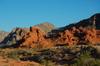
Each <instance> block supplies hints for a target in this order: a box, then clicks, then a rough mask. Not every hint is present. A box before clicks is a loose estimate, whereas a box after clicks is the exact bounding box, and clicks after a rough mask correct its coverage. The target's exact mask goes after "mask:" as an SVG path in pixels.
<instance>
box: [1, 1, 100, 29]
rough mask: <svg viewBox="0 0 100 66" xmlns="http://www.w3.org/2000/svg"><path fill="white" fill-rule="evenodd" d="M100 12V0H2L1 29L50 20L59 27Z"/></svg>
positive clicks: (27, 25) (28, 25)
mask: <svg viewBox="0 0 100 66" xmlns="http://www.w3.org/2000/svg"><path fill="white" fill-rule="evenodd" d="M95 13H100V0H0V29H1V30H5V31H11V30H12V29H13V28H15V27H30V26H33V25H36V24H40V23H43V22H50V23H52V24H54V25H55V26H57V27H60V26H65V25H68V24H70V23H74V22H78V21H80V20H82V19H85V18H88V17H90V16H92V15H93V14H95Z"/></svg>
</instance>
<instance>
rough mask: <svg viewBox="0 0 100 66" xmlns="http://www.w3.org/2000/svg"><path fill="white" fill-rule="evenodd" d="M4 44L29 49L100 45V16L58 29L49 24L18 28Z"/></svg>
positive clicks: (96, 15)
mask: <svg viewBox="0 0 100 66" xmlns="http://www.w3.org/2000/svg"><path fill="white" fill-rule="evenodd" d="M10 42H11V43H10ZM2 43H4V44H14V45H15V46H16V44H17V45H18V46H20V47H27V48H47V47H48V48H49V47H53V46H63V45H68V46H74V45H83V44H84V45H87V44H91V45H95V44H100V14H95V15H93V16H92V17H90V18H88V19H84V20H82V21H80V22H78V23H75V24H70V25H68V26H65V27H61V28H58V29H54V26H53V25H51V24H49V23H44V24H39V25H37V26H33V27H30V28H27V29H25V28H23V29H22V28H16V29H15V30H14V31H12V32H11V33H10V34H9V35H8V36H7V37H6V38H5V40H4V41H3V42H2ZM16 47H17V46H16Z"/></svg>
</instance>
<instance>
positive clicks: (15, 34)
mask: <svg viewBox="0 0 100 66" xmlns="http://www.w3.org/2000/svg"><path fill="white" fill-rule="evenodd" d="M52 29H54V25H52V24H50V23H47V22H46V23H43V24H39V25H35V26H33V27H30V28H15V29H13V30H12V31H11V32H10V33H9V34H8V35H7V37H5V38H4V40H3V41H2V42H1V43H0V47H5V46H7V47H8V46H9V47H11V46H13V47H18V46H27V47H33V46H34V45H35V44H36V43H37V44H38V43H40V42H41V41H44V38H43V36H44V34H45V33H47V32H48V31H50V30H52ZM41 43H42V42H41ZM20 44H21V45H20Z"/></svg>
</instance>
